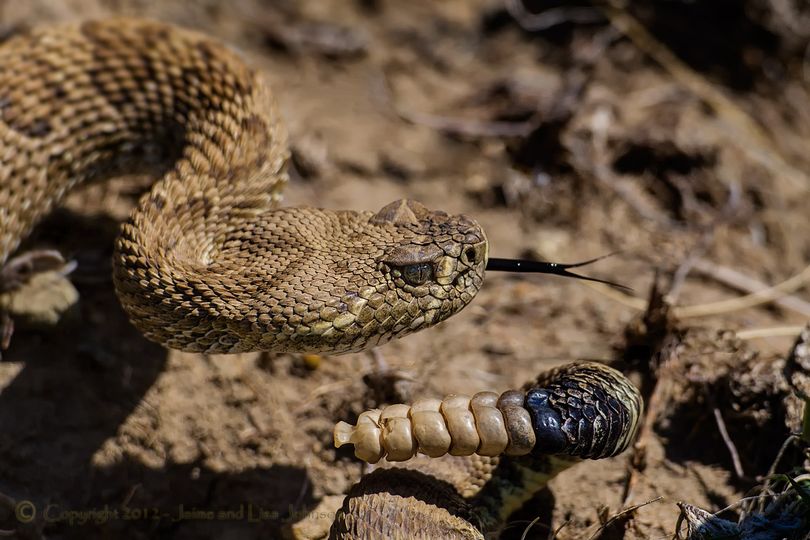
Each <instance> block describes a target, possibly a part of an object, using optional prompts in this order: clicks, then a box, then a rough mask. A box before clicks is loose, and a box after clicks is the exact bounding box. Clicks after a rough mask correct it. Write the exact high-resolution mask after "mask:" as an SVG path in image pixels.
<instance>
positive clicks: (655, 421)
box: [0, 0, 810, 540]
mask: <svg viewBox="0 0 810 540" xmlns="http://www.w3.org/2000/svg"><path fill="white" fill-rule="evenodd" d="M522 5H523V4H520V3H519V2H517V1H506V2H503V1H501V0H444V1H442V2H433V1H425V0H419V1H411V2H394V1H392V0H352V1H349V0H304V1H300V2H294V1H292V0H286V1H284V0H281V1H276V2H271V1H270V0H233V1H230V2H224V1H217V0H200V1H196V2H179V1H158V0H64V1H58V0H31V1H28V2H22V1H17V0H0V39H4V38H5V37H7V36H9V35H11V34H13V33H14V32H15V31H18V30H20V29H22V28H27V27H33V26H36V25H40V24H46V23H51V22H57V21H66V20H76V19H85V18H92V17H103V16H109V15H114V14H127V15H140V16H147V17H151V18H156V19H160V20H165V21H170V22H173V23H177V24H182V25H185V26H188V27H192V28H196V29H198V30H201V31H203V32H205V33H207V34H209V35H211V36H215V37H217V38H220V39H222V40H224V41H226V42H228V43H230V44H232V45H234V46H235V47H237V48H238V49H239V50H240V51H241V52H242V54H243V55H244V57H245V58H246V60H247V61H249V62H251V63H252V64H254V65H256V66H259V67H260V68H261V69H263V70H264V72H265V73H266V74H267V77H268V78H269V80H270V81H271V82H272V84H273V86H274V89H275V92H276V94H277V96H278V100H279V102H280V104H281V107H282V110H283V114H284V116H285V118H286V120H287V122H288V124H289V130H290V133H291V142H292V146H293V153H294V160H293V175H292V182H291V185H290V187H289V189H288V190H287V194H286V199H285V204H290V205H301V204H305V205H313V206H320V207H327V208H348V209H358V210H360V209H369V210H376V209H378V208H381V207H382V206H383V205H384V204H386V203H388V202H390V201H392V200H395V199H398V198H403V197H409V198H414V199H418V200H420V201H421V202H423V203H424V204H426V205H427V206H428V207H431V208H441V209H443V210H446V211H448V212H452V213H459V212H463V213H465V214H467V215H469V216H471V217H474V218H475V219H477V220H478V221H479V222H480V223H481V224H482V225H483V226H484V229H485V230H486V232H487V235H488V238H489V240H490V246H491V247H490V254H491V256H495V257H516V256H529V257H538V258H543V259H547V260H555V261H560V262H573V261H578V260H583V259H588V258H591V257H594V256H597V255H602V254H605V253H609V252H613V251H620V253H619V254H617V255H614V256H612V257H610V258H607V259H605V260H603V261H600V262H599V263H598V265H596V266H594V267H593V268H590V269H588V272H589V273H591V274H593V275H598V276H600V277H604V278H607V279H613V280H616V281H619V282H621V283H623V284H626V285H628V286H630V287H632V288H633V290H634V292H633V294H632V297H631V296H626V295H621V294H619V293H617V292H611V291H609V290H606V289H605V288H603V287H596V286H594V287H591V286H587V285H586V284H584V283H582V282H575V281H573V280H564V279H560V278H555V277H547V276H516V275H499V274H495V273H490V274H488V275H487V277H486V282H485V285H484V287H483V289H482V291H481V292H480V294H479V295H478V297H477V298H476V299H475V300H474V302H473V303H472V304H471V305H470V306H469V307H468V308H466V309H465V310H464V311H463V312H461V313H460V314H459V315H457V316H455V317H453V318H451V319H450V320H448V321H446V322H444V323H442V324H440V325H439V326H437V327H436V328H433V329H430V330H428V331H424V332H421V333H419V334H416V335H413V336H410V337H408V338H405V339H402V340H400V341H396V342H392V343H390V344H387V345H385V346H383V347H381V348H379V349H378V350H376V351H373V353H362V354H349V355H345V356H340V357H322V358H318V357H307V358H302V357H299V356H294V355H281V356H273V355H259V354H244V355H237V356H208V357H204V356H198V355H191V354H183V353H177V352H167V351H165V350H163V349H162V348H161V347H159V346H156V345H154V344H152V343H150V342H148V341H146V340H145V339H144V338H143V337H141V336H140V335H139V333H138V332H137V331H136V330H135V329H134V328H132V327H131V326H130V325H129V323H128V322H127V320H126V317H125V315H124V313H123V311H122V310H121V308H120V306H119V304H118V301H117V299H116V297H115V293H114V291H113V288H112V282H111V278H110V262H109V261H110V256H111V253H112V245H113V239H114V237H115V235H116V232H117V227H118V223H119V222H120V221H121V220H123V219H125V217H126V216H127V214H128V212H129V210H130V209H131V208H132V207H133V205H134V203H135V201H136V199H137V196H138V194H139V193H141V192H142V191H143V190H144V189H146V188H147V186H148V183H149V182H148V180H147V179H144V178H137V177H127V178H122V179H116V180H114V181H111V182H109V183H106V184H104V185H93V186H89V187H86V188H83V189H81V190H79V191H77V192H76V193H73V194H71V195H70V197H69V200H68V202H67V204H66V206H65V208H64V209H61V210H59V211H58V212H56V213H55V214H54V215H53V216H52V217H51V218H49V219H48V220H47V221H46V222H45V223H43V224H42V225H41V226H40V227H39V228H38V229H37V231H36V233H35V235H34V237H33V238H32V239H31V240H30V242H28V244H29V245H34V246H51V247H56V248H57V249H59V250H60V251H61V252H62V253H64V254H65V255H66V256H67V257H69V258H71V259H74V260H76V261H77V262H78V268H77V270H76V271H75V272H74V273H73V275H72V278H71V279H72V281H73V283H74V284H75V286H76V288H77V289H78V291H79V294H80V301H79V305H78V308H77V309H76V310H75V311H74V312H72V313H71V314H69V316H66V317H65V318H63V320H62V321H61V322H60V323H59V324H58V325H57V326H55V327H52V328H45V329H43V328H25V327H23V328H20V329H19V330H18V332H17V333H16V335H15V336H14V339H13V342H12V345H11V348H10V349H9V350H8V351H6V352H5V353H4V356H3V360H2V362H0V529H3V530H16V532H13V533H11V534H12V535H14V534H17V535H19V536H20V537H24V538H37V537H40V535H44V536H45V537H53V538H221V539H236V538H277V537H282V535H284V534H286V533H287V532H288V528H289V526H290V525H291V524H292V523H295V522H298V521H301V520H302V519H307V517H312V516H308V514H309V513H310V512H311V511H313V509H315V508H316V507H317V506H318V504H319V503H321V502H322V501H324V500H327V501H329V500H338V501H339V499H335V497H339V496H340V495H341V494H343V493H345V492H346V490H347V489H348V488H349V487H350V486H351V485H352V484H353V483H354V482H356V481H357V480H358V479H359V478H360V476H361V474H362V473H363V467H361V464H360V463H359V462H358V461H357V460H355V459H354V458H353V457H352V455H351V452H350V451H344V450H343V449H341V451H336V450H335V449H334V448H333V447H332V443H331V429H332V426H333V424H334V423H335V422H336V421H338V420H341V419H345V420H353V419H354V418H356V415H357V414H359V413H360V412H361V411H362V410H364V409H366V408H369V407H373V406H377V405H380V404H384V403H390V402H392V401H394V400H397V401H399V400H410V399H413V398H414V397H417V396H420V397H421V396H441V395H444V394H446V393H450V392H470V391H478V390H485V389H492V390H496V391H503V390H505V389H507V388H510V387H517V386H519V385H521V384H522V383H523V382H524V381H526V380H528V379H529V378H531V377H532V376H533V375H534V374H536V373H537V372H538V371H540V370H542V369H545V368H547V367H551V366H554V365H557V364H560V363H562V362H566V361H570V360H573V359H592V360H600V361H605V362H611V363H613V364H614V365H616V366H618V367H620V368H622V369H624V370H625V371H626V372H627V373H628V374H630V376H632V377H634V380H635V381H637V382H638V383H639V384H640V385H641V387H642V390H643V392H644V393H645V397H646V399H647V409H648V418H647V420H646V422H645V429H644V430H643V432H642V436H641V440H640V443H639V445H638V448H637V449H636V450H635V451H630V452H627V453H625V454H623V455H620V456H618V457H616V458H612V459H609V460H605V461H600V462H585V463H581V464H579V465H577V466H576V467H574V468H572V469H570V470H568V471H566V472H565V473H563V474H562V475H560V476H559V477H558V478H556V479H555V480H554V481H553V482H552V483H551V484H550V486H549V488H548V489H547V490H546V491H545V492H543V493H541V494H540V495H539V496H538V497H536V498H535V499H534V500H533V501H531V502H530V503H529V504H527V505H526V507H524V509H522V510H521V511H520V512H518V514H516V515H515V516H513V518H512V520H511V521H510V523H509V524H508V526H507V527H506V528H505V530H504V535H503V536H504V537H507V538H520V535H521V533H522V532H523V531H524V529H525V528H526V526H527V525H528V523H529V522H530V521H532V520H533V519H534V518H535V517H538V516H539V520H538V522H537V523H535V525H534V526H533V527H532V529H531V531H530V532H529V534H528V536H527V537H528V538H544V539H545V538H549V537H551V536H550V534H551V531H557V533H556V538H558V539H561V540H566V539H587V538H602V539H603V540H607V539H619V538H626V539H635V538H639V539H641V538H645V539H647V538H649V539H659V538H671V537H672V535H673V533H674V532H675V528H676V521H677V519H678V515H679V510H678V507H677V506H676V504H675V503H676V502H678V501H686V502H689V503H692V504H694V505H697V506H699V507H702V508H705V509H707V510H709V511H717V510H720V509H722V508H724V507H726V506H728V505H731V504H732V503H734V502H736V501H738V500H739V499H740V498H741V497H743V496H745V495H746V494H747V493H750V492H751V490H752V489H753V488H754V487H755V486H756V485H757V484H758V481H757V479H758V478H760V477H762V476H763V475H765V474H767V472H768V469H769V467H770V466H771V465H772V463H773V462H774V459H775V457H776V454H777V452H778V450H779V448H780V446H781V445H782V442H783V441H784V440H785V439H786V438H787V436H788V435H789V434H790V431H791V429H793V430H795V429H796V428H797V425H798V423H797V422H798V412H797V411H798V409H797V407H796V404H795V403H793V402H791V400H790V398H789V390H788V389H787V386H786V384H785V381H784V377H783V375H782V366H783V364H784V358H785V356H786V354H787V353H788V351H789V350H790V347H791V343H792V342H793V339H794V336H795V335H796V334H797V333H798V331H797V330H796V328H795V327H796V326H799V325H803V324H805V323H806V321H808V319H810V291H809V290H808V289H807V288H806V287H804V284H805V283H806V282H807V281H808V277H810V270H808V269H807V268H806V267H807V264H808V262H809V261H810V234H808V231H810V174H809V173H808V172H807V171H810V152H808V141H809V140H810V106H809V104H810V49H809V48H808V47H809V46H810V7H808V4H807V3H806V2H804V1H803V0H781V1H777V0H773V1H771V2H768V1H765V0H697V1H689V2H686V1H678V0H667V1H656V0H650V1H639V2H633V3H632V7H631V8H627V9H620V8H615V7H609V6H616V5H618V2H615V3H613V4H611V3H608V4H607V5H602V4H600V5H599V7H595V6H594V4H592V3H589V2H577V3H575V4H572V3H570V2H552V1H539V0H537V1H533V2H526V3H525V9H522V8H521V6H522ZM538 13H539V15H538ZM793 276H798V277H797V278H796V279H794V280H793V281H794V282H795V283H796V286H795V287H793V288H792V289H791V290H789V291H787V292H786V294H787V295H788V296H787V297H783V298H782V299H781V300H780V302H779V303H773V302H760V303H754V302H750V303H746V302H740V301H738V300H740V299H743V297H744V295H746V294H748V293H750V292H752V291H755V290H759V289H762V288H765V287H767V286H768V285H772V284H776V283H780V282H783V281H785V280H788V279H789V278H791V277H793ZM746 278H748V279H747V280H746ZM654 283H657V284H658V290H659V291H660V292H661V293H662V294H664V296H665V298H666V299H667V300H668V301H669V302H670V303H671V304H672V305H673V306H675V307H674V308H673V309H671V310H669V311H668V312H666V310H665V309H662V308H660V307H659V306H653V309H650V310H647V306H648V298H650V297H653V298H658V297H657V296H656V295H651V294H650V291H651V288H652V286H653V284H654ZM803 287H804V288H803ZM722 301H730V302H722ZM645 310H646V313H647V315H646V316H645V315H644V313H645ZM785 326H787V327H790V328H787V329H784V330H779V329H777V330H771V329H772V328H773V327H785ZM760 329H768V330H764V331H762V332H760ZM732 331H736V332H739V333H738V334H737V335H735V334H734V333H733V332H732ZM720 427H724V428H725V429H726V430H727V432H728V435H727V437H726V439H728V440H727V441H725V440H724V437H723V436H722V434H721V429H720ZM730 448H734V449H735V451H736V453H737V454H738V457H739V459H738V461H739V464H738V466H737V469H739V470H736V471H735V466H734V463H733V460H732V452H731V450H730ZM801 463H802V458H801V455H800V453H799V452H798V451H788V452H787V453H786V454H785V456H783V458H782V460H781V461H780V462H779V463H778V464H777V466H776V471H777V472H786V471H788V470H790V468H791V467H792V466H797V465H801ZM740 473H742V475H740ZM330 497H332V499H330ZM3 501H5V502H6V503H7V504H6V505H5V506H4V505H3V504H1V503H2V502H3ZM20 501H31V503H32V504H33V507H34V508H35V509H36V510H37V512H38V513H39V514H38V519H36V520H34V522H32V523H30V524H28V525H25V526H21V525H20V524H19V523H18V522H17V521H16V520H15V519H14V517H13V515H12V511H11V510H9V508H12V507H13V504H14V502H17V503H18V502H20ZM651 501H652V502H651ZM644 503H648V504H644ZM49 505H50V506H49ZM635 505H643V506H641V507H639V508H637V509H635V510H632V511H628V512H626V513H624V514H622V515H621V516H619V518H618V519H615V520H614V521H613V522H611V523H610V524H609V526H607V527H603V525H605V522H606V521H607V520H609V519H611V518H612V517H615V516H617V514H619V512H621V511H622V510H625V509H629V508H631V507H633V506H635ZM240 508H241V509H242V510H245V509H250V510H251V511H252V514H251V516H252V519H248V517H247V516H244V515H242V516H240V515H239V514H238V511H239V510H240ZM46 509H48V510H47V512H46ZM104 509H107V510H109V511H110V512H113V511H114V510H116V509H117V510H118V511H119V513H118V515H113V514H110V513H108V514H106V515H105V514H103V513H102V512H100V511H101V510H104ZM122 509H123V510H122ZM71 510H75V511H79V510H98V511H99V512H96V513H95V514H84V516H85V517H88V516H90V517H91V519H90V520H89V521H88V522H83V521H84V520H83V519H81V515H79V514H71V513H69V511H71ZM195 510H199V511H209V510H213V511H216V512H219V511H220V510H233V511H234V514H233V515H232V516H231V519H209V518H207V517H206V516H205V514H197V515H191V514H187V515H185V516H179V513H180V512H181V511H186V512H193V511H195ZM164 513H168V514H169V515H170V517H169V518H167V517H162V515H163V514H164ZM723 515H724V516H725V517H729V518H731V519H734V516H735V513H734V510H733V509H732V510H731V511H730V512H726V513H725V514H723Z"/></svg>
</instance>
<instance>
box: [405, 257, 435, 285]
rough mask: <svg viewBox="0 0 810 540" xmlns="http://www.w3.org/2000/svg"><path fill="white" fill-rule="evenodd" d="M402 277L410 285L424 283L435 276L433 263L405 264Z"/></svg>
mask: <svg viewBox="0 0 810 540" xmlns="http://www.w3.org/2000/svg"><path fill="white" fill-rule="evenodd" d="M401 271H402V277H403V278H404V279H405V281H407V282H408V284H409V285H413V286H418V285H423V284H424V283H426V282H427V281H428V280H429V279H431V278H433V265H432V264H430V263H417V264H408V265H406V266H403V267H402V269H401Z"/></svg>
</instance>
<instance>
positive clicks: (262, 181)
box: [0, 19, 487, 352]
mask: <svg viewBox="0 0 810 540" xmlns="http://www.w3.org/2000/svg"><path fill="white" fill-rule="evenodd" d="M287 157H288V150H287V146H286V135H285V131H284V128H283V124H282V122H281V119H280V118H279V114H278V111H277V109H276V106H275V104H274V100H273V99H272V96H271V94H270V92H269V90H268V88H267V86H266V85H265V83H264V82H263V80H262V77H261V76H260V74H259V73H257V72H255V71H253V70H251V69H249V68H248V67H246V66H245V65H244V64H243V63H242V62H241V61H240V60H239V58H238V57H237V56H236V55H235V54H233V53H232V52H230V51H229V50H228V49H227V48H226V47H224V46H222V45H221V44H218V43H216V42H213V41H211V40H210V39H208V38H206V37H204V36H202V35H199V34H196V33H194V32H190V31H186V30H181V29H178V28H175V27H172V26H169V25H166V24H160V23H156V22H149V21H140V20H132V19H118V20H107V21H98V22H85V23H82V24H78V25H67V26H57V27H52V28H44V29H40V30H34V31H33V32H31V33H29V34H25V35H21V36H16V37H14V38H12V39H10V40H9V41H8V42H6V43H4V44H3V45H2V47H0V160H1V161H2V164H1V165H0V265H2V264H3V263H5V262H7V260H8V258H9V256H10V255H11V253H12V252H13V251H14V250H15V249H16V248H17V246H18V245H19V242H20V240H21V238H23V237H24V236H25V235H26V234H27V233H28V232H29V231H30V229H31V228H32V227H33V225H34V224H36V223H37V221H38V220H39V219H40V218H41V217H42V216H44V215H45V214H47V213H48V212H49V211H50V210H51V208H52V207H53V206H54V205H56V204H57V203H58V202H59V201H60V200H61V199H62V197H63V196H64V194H65V193H66V192H67V191H68V190H69V189H70V188H71V187H73V186H74V185H75V184H78V183H80V182H83V181H86V180H89V179H92V178H98V177H104V176H109V175H110V174H111V172H116V171H119V170H121V168H122V167H132V166H133V165H147V166H148V167H149V168H150V169H151V170H152V171H155V172H158V173H162V176H161V178H160V180H159V181H157V182H156V183H155V184H154V186H153V187H152V189H151V191H150V192H149V193H147V194H145V195H143V197H141V199H140V202H139V203H138V206H137V208H136V209H135V211H134V212H133V213H132V216H131V218H130V219H129V221H128V222H127V223H126V224H125V225H124V226H123V228H122V230H121V234H120V236H119V238H118V240H117V242H116V249H115V256H114V260H113V264H114V280H115V285H116V290H117V292H118V296H119V298H120V300H121V303H122V305H123V306H124V309H125V310H126V311H127V312H128V314H129V317H130V319H131V320H132V322H133V323H134V324H135V326H137V327H138V328H139V329H140V330H141V331H142V332H143V333H144V335H146V336H147V337H148V338H149V339H152V340H154V341H157V342H159V343H161V344H163V345H165V346H168V347H172V348H176V349H183V350H188V351H197V352H240V351H251V350H272V351H320V352H347V351H354V350H360V349H363V348H366V347H369V346H373V345H376V344H378V343H382V342H385V341H387V340H389V339H391V338H393V337H396V336H401V335H404V334H407V333H409V332H413V331H415V330H419V329H421V328H425V327H428V326H431V325H433V324H435V323H437V322H439V321H441V320H443V319H446V318H447V317H449V316H450V315H452V314H453V313H455V312H457V311H458V310H460V309H461V308H463V307H464V306H465V305H466V304H467V303H468V302H469V301H470V300H472V298H473V297H474V296H475V294H476V292H477V291H478V288H479V287H480V285H481V282H482V279H483V274H484V268H485V266H486V261H487V243H486V237H485V236H484V233H483V231H482V230H481V228H480V227H479V226H478V224H477V223H475V222H474V221H473V220H471V219H469V218H466V217H464V216H448V215H447V214H445V213H444V212H432V211H429V210H428V209H427V208H425V207H424V206H422V205H420V204H419V203H416V202H414V201H398V202H395V203H392V204H391V205H388V206H386V207H385V208H383V209H382V210H381V211H379V212H378V213H376V214H373V213H371V212H350V211H338V212H334V211H326V210H317V209H313V208H287V209H274V207H275V206H276V202H277V200H278V199H279V197H280V190H281V188H282V187H283V186H284V184H285V183H286V181H287V175H286V173H285V163H286V161H287ZM11 273H12V272H8V271H7V272H5V274H6V276H8V275H9V274H11ZM0 281H2V278H0ZM5 281H7V282H8V281H13V280H12V279H10V278H8V277H6V280H5ZM12 287H13V284H9V283H6V284H5V285H3V284H2V283H0V290H2V289H3V288H5V289H9V288H12Z"/></svg>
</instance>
